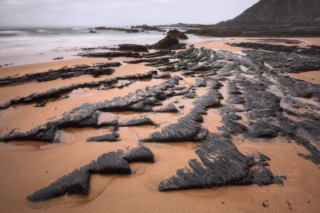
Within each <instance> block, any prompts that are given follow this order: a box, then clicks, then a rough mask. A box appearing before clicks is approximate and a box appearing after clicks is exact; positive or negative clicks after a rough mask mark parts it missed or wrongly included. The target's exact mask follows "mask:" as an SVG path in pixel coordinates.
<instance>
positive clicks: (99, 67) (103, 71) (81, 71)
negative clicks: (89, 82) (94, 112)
mask: <svg viewBox="0 0 320 213" xmlns="http://www.w3.org/2000/svg"><path fill="white" fill-rule="evenodd" d="M118 66H121V64H120V63H119V62H110V63H101V64H96V65H93V66H88V65H81V66H77V67H75V68H73V67H62V68H61V69H57V70H48V71H46V72H38V73H32V74H25V75H23V76H19V77H15V76H12V77H6V78H1V79H0V86H4V85H10V84H17V83H25V82H28V81H38V82H43V81H52V80H56V79H58V78H62V79H66V78H71V77H78V76H81V75H92V76H94V77H95V78H96V77H99V76H100V75H111V74H112V73H113V72H114V69H110V68H109V67H118Z"/></svg>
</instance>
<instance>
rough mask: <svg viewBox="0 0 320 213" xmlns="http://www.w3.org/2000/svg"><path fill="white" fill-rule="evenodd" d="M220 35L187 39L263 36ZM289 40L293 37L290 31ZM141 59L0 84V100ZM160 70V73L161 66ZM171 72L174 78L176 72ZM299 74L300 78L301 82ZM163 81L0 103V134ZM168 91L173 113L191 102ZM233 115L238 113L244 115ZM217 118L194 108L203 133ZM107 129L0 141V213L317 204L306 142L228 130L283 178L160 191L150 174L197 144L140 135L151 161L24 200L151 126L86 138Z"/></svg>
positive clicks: (163, 117)
mask: <svg viewBox="0 0 320 213" xmlns="http://www.w3.org/2000/svg"><path fill="white" fill-rule="evenodd" d="M206 39H207V38H206ZM223 39H226V41H215V42H199V43H193V44H194V45H195V47H205V48H212V49H214V50H217V49H220V48H221V49H225V50H229V51H232V52H235V53H239V52H240V51H241V50H242V48H237V47H230V46H228V45H225V44H224V43H226V42H230V43H231V42H232V43H233V42H236V43H237V42H241V41H248V40H249V41H257V40H259V39H262V38H259V39H257V40H255V38H248V39H245V38H223ZM232 39H235V40H232ZM252 39H254V40H252ZM293 40H297V38H294V39H293ZM298 40H301V41H304V42H305V43H301V44H299V45H301V47H306V46H307V45H312V44H319V43H320V38H310V39H306V38H301V39H298ZM272 43H273V44H281V45H283V44H284V43H283V42H280V43H277V42H275V41H274V39H273V41H272ZM127 60H134V59H133V58H124V57H119V58H117V57H115V58H113V60H112V61H121V62H123V61H127ZM102 62H110V60H109V59H106V58H78V59H70V60H62V61H54V62H46V63H40V64H29V65H19V66H11V67H2V68H0V78H3V77H7V76H14V75H17V74H20V75H23V74H30V73H34V72H42V71H46V70H49V69H58V68H61V67H63V66H72V65H74V64H87V65H91V63H102ZM144 65H145V63H140V64H123V65H122V66H120V67H116V68H113V69H115V73H114V74H112V75H109V76H106V75H102V76H100V77H98V78H93V77H92V76H88V75H84V76H80V77H73V78H70V79H66V80H61V79H57V80H53V81H49V82H42V83H38V82H28V83H24V84H21V85H9V86H5V87H0V94H2V95H1V96H0V99H1V101H3V100H5V101H3V102H7V101H8V100H10V99H11V98H15V97H18V96H26V95H28V94H32V93H37V92H45V91H47V90H49V89H51V88H55V87H63V86H67V85H70V84H76V83H85V82H88V81H98V80H101V79H108V78H114V77H117V76H124V75H134V74H138V73H146V72H148V71H150V70H151V69H152V67H148V66H144ZM318 72H320V71H318ZM159 73H160V74H161V73H162V72H159ZM173 75H174V74H173ZM177 75H179V76H182V75H181V74H180V73H178V74H177ZM298 75H300V76H301V75H309V73H308V72H306V73H302V74H298ZM294 76H296V75H292V77H294ZM306 78H307V77H305V78H303V79H304V80H306ZM308 78H309V77H308ZM232 79H233V77H230V79H229V80H230V81H231V80H232ZM165 80H167V79H161V78H160V79H154V78H152V79H147V80H143V81H142V80H141V81H134V82H133V83H132V84H131V85H129V86H127V87H124V88H116V89H114V90H107V91H103V90H97V88H93V89H79V90H77V91H75V92H74V94H73V95H71V96H70V98H67V99H64V100H61V99H60V100H59V101H55V102H50V103H48V104H47V105H46V106H45V107H44V108H35V107H34V105H35V103H32V104H21V105H17V106H13V107H10V108H9V109H7V110H3V111H0V121H1V122H0V130H1V131H2V132H0V133H1V135H4V134H5V133H8V132H10V131H11V130H12V129H14V128H19V131H21V132H26V131H31V130H32V128H33V127H34V126H36V125H43V124H45V123H46V122H48V120H51V119H52V120H58V119H59V118H61V117H62V115H63V114H64V113H66V112H69V111H71V110H72V109H74V108H76V107H80V106H81V105H82V104H83V103H92V104H94V103H101V102H103V101H104V100H112V99H113V98H115V97H123V96H125V95H127V94H129V93H134V92H135V91H136V90H138V89H144V88H145V87H146V86H150V87H152V86H155V85H159V84H161V83H163V82H165ZM318 80H319V79H317V82H318ZM221 82H222V84H223V85H224V87H222V89H221V90H220V92H221V93H222V94H223V96H224V98H225V99H227V98H228V92H227V89H226V87H227V83H228V81H226V82H224V81H221ZM190 83H192V84H194V83H195V79H194V78H189V77H185V80H183V81H181V83H180V86H187V85H188V84H190ZM318 83H319V82H318ZM222 90H224V91H222ZM195 92H196V93H197V94H198V95H199V96H202V95H205V94H206V93H207V90H206V89H204V88H200V87H198V88H196V89H195ZM4 94H5V95H4ZM176 99H178V100H179V103H178V104H177V103H176V106H179V105H185V108H184V109H180V112H181V113H185V114H187V113H188V112H190V111H191V107H190V106H192V104H193V102H194V100H193V99H184V98H183V96H182V95H179V96H174V97H170V98H168V99H166V100H161V101H162V103H163V104H164V105H167V104H169V103H173V102H174V101H175V100H176ZM221 103H222V104H226V102H225V100H222V101H221ZM239 107H241V106H239ZM158 108H160V107H158ZM210 110H211V111H210ZM105 113H107V112H105ZM110 114H111V115H108V114H106V115H105V116H106V118H108V119H109V117H112V118H113V117H117V116H118V117H119V118H118V119H120V120H121V119H122V120H123V121H125V120H128V119H132V118H133V117H139V116H144V115H146V116H147V115H148V116H150V118H151V119H152V120H154V121H155V122H156V123H157V124H160V125H162V126H161V127H165V126H166V125H169V124H171V123H175V122H177V120H178V119H179V118H180V117H182V115H176V114H172V113H162V114H161V113H157V114H158V115H157V114H154V113H150V112H149V113H148V112H129V113H126V112H115V113H113V112H110ZM239 114H240V115H241V116H242V117H243V118H244V119H245V116H244V114H243V113H239ZM221 117H222V116H220V115H219V114H218V109H216V108H214V109H209V110H208V114H207V115H203V118H204V123H203V126H207V127H209V126H210V127H211V128H210V132H212V133H217V134H219V133H221V130H218V129H217V127H219V126H220V125H222V124H221ZM17 120H19V122H17ZM122 120H121V121H122ZM165 122H167V124H166V123H165ZM110 130H111V127H102V128H99V129H96V128H91V127H86V128H81V129H76V128H67V129H64V130H63V132H64V133H63V134H64V136H65V140H64V141H63V142H62V143H47V142H32V141H31V142H30V141H24V142H23V141H13V142H0V162H1V165H0V170H1V171H2V175H1V176H0V189H2V194H1V195H0V211H1V212H39V211H46V210H48V211H52V212H58V211H67V212H84V211H86V212H102V211H105V210H106V209H107V211H110V212H150V211H153V212H164V211H167V212H178V211H179V212H180V211H188V212H189V211H192V212H212V210H213V209H214V211H217V212H225V211H230V212H237V211H245V212H256V211H263V210H265V208H266V207H264V206H263V203H267V204H269V203H270V206H269V205H268V209H267V210H268V211H272V212H285V211H288V210H289V209H288V205H289V203H294V205H293V206H292V208H294V210H295V211H297V212H300V211H304V212H316V211H317V210H318V208H319V205H317V202H318V201H319V200H318V197H319V195H320V194H319V188H320V183H319V181H318V179H317V177H319V175H320V170H319V169H318V166H316V165H315V164H313V163H312V162H311V161H309V160H305V159H302V158H301V157H299V156H298V155H297V153H302V154H308V151H307V149H306V148H304V147H302V146H299V145H297V144H296V143H288V142H287V139H286V138H285V137H278V138H275V139H270V141H265V140H264V139H254V140H249V139H247V138H244V137H241V136H239V137H237V136H232V141H233V143H234V144H235V146H236V147H237V149H239V151H240V152H242V153H253V152H255V151H258V152H261V153H263V154H265V155H266V156H268V157H270V159H271V161H270V162H269V163H270V167H269V168H270V170H272V171H273V173H274V174H275V175H278V176H281V175H286V178H287V180H286V181H285V186H281V185H267V186H258V185H246V186H245V185H244V186H225V187H215V188H212V189H210V188H207V189H192V190H181V191H171V192H159V191H158V184H159V182H161V181H163V180H165V179H167V178H170V177H171V176H172V175H175V173H176V171H177V170H178V169H182V168H184V167H185V166H186V165H188V161H189V160H190V159H197V160H198V161H199V156H198V155H196V153H195V150H194V149H195V147H196V146H197V145H198V144H197V143H194V142H192V141H185V142H179V143H144V144H143V145H144V146H146V147H148V148H149V149H150V150H152V152H153V154H154V155H155V163H133V164H131V165H130V167H131V169H132V170H133V173H132V174H128V175H109V176H107V175H99V174H94V175H91V180H90V188H89V193H88V195H72V196H63V197H59V198H56V199H52V200H50V201H46V202H37V203H34V202H31V201H27V200H26V197H27V196H28V195H30V194H32V193H33V192H35V191H36V190H38V189H41V188H43V187H46V186H48V185H50V184H51V183H52V182H54V181H56V180H57V179H58V178H60V177H62V176H64V175H66V174H69V173H71V172H72V171H73V170H74V169H76V168H80V167H82V166H83V165H86V164H88V163H89V162H91V161H92V160H96V159H97V158H98V157H99V156H100V155H102V154H103V153H107V152H111V151H116V150H118V149H125V148H126V147H131V148H132V147H136V146H137V141H138V140H139V139H141V138H145V137H147V136H148V135H149V134H150V133H151V132H153V131H154V129H153V126H151V127H150V126H134V127H121V128H120V130H119V134H120V139H121V141H119V142H116V143H109V142H105V143H97V142H94V143H88V142H86V139H87V138H89V137H93V136H96V135H97V134H99V135H102V134H108V132H109V131H110ZM292 162H294V163H292ZM297 162H299V163H297ZM310 177H314V178H310ZM310 203H311V204H310ZM289 207H290V205H289Z"/></svg>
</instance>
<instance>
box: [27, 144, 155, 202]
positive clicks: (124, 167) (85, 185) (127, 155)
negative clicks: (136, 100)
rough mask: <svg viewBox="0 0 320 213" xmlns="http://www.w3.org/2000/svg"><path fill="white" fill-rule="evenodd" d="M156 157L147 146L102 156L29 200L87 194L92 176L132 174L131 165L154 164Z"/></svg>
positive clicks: (37, 200) (33, 195) (44, 199)
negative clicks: (139, 163)
mask: <svg viewBox="0 0 320 213" xmlns="http://www.w3.org/2000/svg"><path fill="white" fill-rule="evenodd" d="M153 159H154V155H153V154H152V152H151V151H150V149H148V148H147V147H145V146H139V147H137V148H133V149H130V150H129V151H127V152H124V151H123V150H118V151H115V152H109V153H105V154H103V155H101V156H100V157H99V158H98V159H97V160H95V161H92V162H90V163H89V164H88V165H86V166H83V167H81V168H79V169H76V170H74V171H73V172H72V173H70V174H68V175H65V176H63V177H61V178H59V179H58V180H57V181H56V182H54V183H52V184H51V185H49V186H48V187H45V188H43V189H40V190H39V191H36V192H35V193H33V194H32V195H30V196H28V197H27V199H28V200H30V201H33V202H39V201H46V200H50V199H52V198H55V197H59V196H63V195H65V194H68V195H74V194H87V193H88V189H89V183H90V175H91V174H107V175H111V174H130V173H131V169H130V166H129V163H132V162H152V161H153Z"/></svg>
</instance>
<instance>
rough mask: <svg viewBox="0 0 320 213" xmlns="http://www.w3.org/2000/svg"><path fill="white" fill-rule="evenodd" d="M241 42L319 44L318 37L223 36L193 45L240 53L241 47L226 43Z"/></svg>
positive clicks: (303, 45) (301, 45) (300, 45)
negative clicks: (220, 39)
mask: <svg viewBox="0 0 320 213" xmlns="http://www.w3.org/2000/svg"><path fill="white" fill-rule="evenodd" d="M287 41H300V42H301V43H300V44H287V43H285V42H287ZM241 42H254V43H267V44H275V45H286V46H299V47H303V48H306V47H307V46H308V45H319V44H320V38H280V39H278V38H260V37H257V38H246V37H225V38H223V39H222V41H219V40H217V39H216V40H214V39H213V40H212V41H206V42H199V43H195V44H194V45H195V47H198V48H199V47H206V48H211V49H213V50H228V51H231V52H236V53H240V52H241V51H242V50H244V49H248V48H242V47H231V46H229V45H227V44H226V43H241Z"/></svg>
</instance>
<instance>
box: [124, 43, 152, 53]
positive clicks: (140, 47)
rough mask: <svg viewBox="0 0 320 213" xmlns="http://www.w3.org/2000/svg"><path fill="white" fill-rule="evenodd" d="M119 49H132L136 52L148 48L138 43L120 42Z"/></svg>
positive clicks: (146, 50)
mask: <svg viewBox="0 0 320 213" xmlns="http://www.w3.org/2000/svg"><path fill="white" fill-rule="evenodd" d="M119 50H132V51H136V52H149V51H148V48H147V47H145V46H143V45H138V44H120V45H119Z"/></svg>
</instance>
